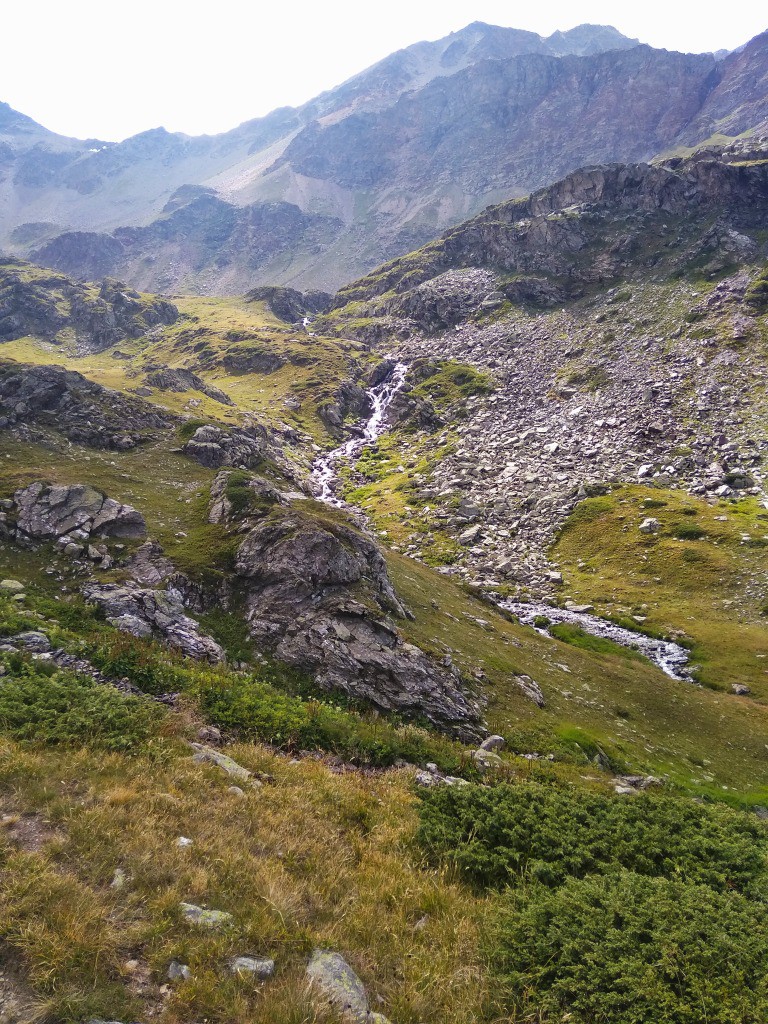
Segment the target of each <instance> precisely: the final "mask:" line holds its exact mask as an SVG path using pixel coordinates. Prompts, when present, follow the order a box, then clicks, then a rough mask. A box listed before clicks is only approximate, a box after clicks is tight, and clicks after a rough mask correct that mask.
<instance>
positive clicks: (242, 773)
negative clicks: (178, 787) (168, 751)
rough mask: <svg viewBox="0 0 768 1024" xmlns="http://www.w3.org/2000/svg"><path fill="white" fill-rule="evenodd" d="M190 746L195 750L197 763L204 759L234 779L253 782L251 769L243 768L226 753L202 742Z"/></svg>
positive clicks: (202, 761)
mask: <svg viewBox="0 0 768 1024" xmlns="http://www.w3.org/2000/svg"><path fill="white" fill-rule="evenodd" d="M190 746H191V747H192V749H193V750H194V751H195V758H194V759H195V761H196V762H197V763H198V764H202V763H204V762H206V761H208V762H210V763H211V764H215V765H216V766H217V767H218V768H221V769H222V771H225V772H226V773H227V775H231V776H232V777H233V778H235V779H239V780H240V781H241V782H253V779H254V775H253V772H252V771H249V770H248V769H247V768H243V766H242V765H241V764H238V763H237V761H234V760H233V759H232V758H231V757H228V756H227V755H226V754H222V753H221V751H220V750H214V749H213V748H212V747H206V746H204V744H202V743H190Z"/></svg>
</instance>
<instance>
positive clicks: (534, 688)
mask: <svg viewBox="0 0 768 1024" xmlns="http://www.w3.org/2000/svg"><path fill="white" fill-rule="evenodd" d="M515 682H516V683H517V685H518V687H519V688H520V689H521V690H522V691H523V693H524V694H525V696H526V697H527V698H528V700H532V701H533V703H534V704H536V705H537V706H538V707H540V708H543V707H544V706H545V704H546V701H545V700H544V694H543V693H542V692H541V687H540V686H539V684H538V683H537V682H535V681H534V680H533V679H531V677H530V676H524V675H522V676H515Z"/></svg>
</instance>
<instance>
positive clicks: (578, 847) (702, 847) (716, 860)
mask: <svg viewBox="0 0 768 1024" xmlns="http://www.w3.org/2000/svg"><path fill="white" fill-rule="evenodd" d="M419 813H420V819H421V820H420V825H419V830H418V840H419V842H420V843H421V845H422V846H423V847H424V848H425V849H426V850H427V851H428V853H429V854H430V856H431V857H432V858H433V859H440V860H444V861H448V862H450V863H453V864H455V865H457V866H458V867H459V868H460V869H461V870H462V871H463V872H464V874H465V875H466V877H467V878H468V879H470V880H471V881H473V882H476V883H479V884H481V885H491V886H504V885H507V884H510V883H515V882H525V881H538V882H541V883H543V884H545V885H549V886H557V885H561V884H562V883H563V882H564V881H565V879H566V878H567V877H568V876H575V877H577V878H582V877H584V876H586V875H591V874H605V873H609V872H615V871H617V870H619V869H621V868H626V869H628V870H631V871H636V872H638V874H641V875H651V876H661V877H665V878H680V879H685V880H687V881H694V882H701V883H705V884H707V885H710V886H712V887H713V888H715V889H723V890H725V889H738V890H742V891H747V890H751V889H756V888H757V887H758V886H759V884H760V882H761V880H762V879H764V878H765V876H766V854H767V853H768V831H767V830H766V829H765V827H764V826H763V825H762V824H761V823H760V822H759V821H757V820H756V819H754V818H753V817H751V816H749V815H747V814H744V813H740V812H738V811H733V810H731V809H730V808H726V807H705V806H702V805H699V804H695V803H693V802H692V801H690V800H685V799H681V798H675V797H662V796H649V795H638V796H636V797H632V798H630V799H626V798H623V799H617V798H615V797H607V796H603V795H601V794H597V793H589V792H583V791H579V792H571V791H569V790H563V789H556V788H547V787H545V786H542V785H539V784H533V783H529V784H525V785H514V786H513V785H509V784H501V785H498V786H494V787H490V788H489V787H479V786H465V787H461V788H448V787H445V788H443V787H441V788H439V789H435V790H430V791H427V792H425V793H424V794H423V795H422V799H421V804H420V812H419Z"/></svg>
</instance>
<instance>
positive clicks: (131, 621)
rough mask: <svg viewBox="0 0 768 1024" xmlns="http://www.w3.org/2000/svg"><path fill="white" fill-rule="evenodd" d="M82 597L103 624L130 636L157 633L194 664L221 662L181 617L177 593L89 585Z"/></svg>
mask: <svg viewBox="0 0 768 1024" xmlns="http://www.w3.org/2000/svg"><path fill="white" fill-rule="evenodd" d="M83 595H84V597H85V598H86V600H88V601H93V602H94V603H95V604H97V605H98V606H99V607H100V608H101V609H102V610H103V612H104V614H105V615H106V617H107V621H108V622H110V623H112V625H114V626H116V627H117V628H118V629H120V630H122V631H123V632H126V633H131V634H133V635H134V636H139V637H148V636H151V635H152V634H153V633H154V632H156V633H159V634H160V636H161V637H163V639H165V640H166V641H167V642H168V643H169V644H171V646H173V647H178V648H179V650H181V651H182V653H183V654H186V655H188V656H189V657H191V658H196V659H198V660H205V661H211V662H220V661H224V651H223V650H222V648H221V647H220V646H219V645H218V644H217V643H216V641H215V640H213V639H212V638H211V637H209V636H206V635H205V634H204V633H201V632H200V626H199V625H198V623H197V622H195V620H194V619H191V618H189V616H187V615H186V614H185V613H184V604H183V602H182V599H181V595H180V594H179V592H178V591H177V590H174V589H172V588H168V589H167V590H150V589H148V588H144V587H140V586H138V585H137V584H135V583H123V584H116V583H105V584H99V583H89V584H86V585H85V586H84V587H83Z"/></svg>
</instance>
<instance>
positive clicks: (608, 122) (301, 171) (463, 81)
mask: <svg viewBox="0 0 768 1024" xmlns="http://www.w3.org/2000/svg"><path fill="white" fill-rule="evenodd" d="M766 67H768V37H766V36H765V35H763V36H758V37H756V38H755V39H754V40H752V41H751V42H750V43H749V44H747V46H745V47H743V48H742V49H741V50H739V51H737V52H735V53H733V54H730V55H727V56H725V57H721V58H716V57H715V56H713V55H695V54H679V53H668V52H667V51H663V50H654V49H652V48H650V47H647V46H640V45H638V44H637V43H636V40H629V39H626V38H625V37H623V36H621V35H620V34H619V33H617V32H616V31H615V30H614V29H611V28H608V27H600V26H580V27H579V28H576V29H572V30H571V31H569V32H565V33H555V34H554V35H552V36H550V37H549V38H546V39H544V38H541V37H539V36H537V35H535V34H533V33H528V32H520V31H517V30H513V29H504V28H498V27H494V26H490V25H484V24H482V23H474V24H472V25H469V26H468V27H467V28H465V29H463V30H461V31H460V32H456V33H452V34H451V35H450V36H448V37H446V38H445V39H441V40H438V41H436V42H431V43H419V44H416V45H414V46H412V47H408V48H407V49H405V50H402V51H399V52H398V53H395V54H393V55H391V56H390V57H388V58H386V59H385V60H383V61H381V62H380V63H379V64H377V65H374V66H373V67H372V68H370V69H368V70H367V71H364V72H362V73H361V74H360V75H357V76H355V77H354V78H352V79H350V80H349V81H348V82H345V83H343V84H342V85H340V86H339V87H337V88H336V89H333V90H331V91H329V92H327V93H323V94H322V95H321V96H319V97H317V98H316V99H314V100H312V101H310V102H309V103H307V104H305V105H304V106H302V107H299V108H296V109H292V108H283V109H280V110H276V111H274V112H273V113H271V114H269V115H268V116H267V117H264V118H260V119H257V120H255V121H251V122H246V123H245V124H243V125H240V126H239V127H238V128H236V129H234V130H233V131H231V132H227V133H224V134H223V135H218V136H212V137H199V138H192V137H189V136H185V135H180V134H171V133H168V132H166V131H164V130H163V129H156V130H153V131H149V132H145V133H142V134H141V135H138V136H135V137H134V138H131V139H127V140H126V141H125V142H121V143H117V144H104V143H100V142H96V141H93V140H90V141H89V142H85V143H80V142H77V141H76V140H70V139H62V138H60V137H58V136H54V135H51V133H48V132H46V131H45V130H44V129H42V128H40V127H39V126H37V125H35V124H34V122H31V121H30V120H29V119H28V118H25V117H24V116H23V115H17V114H15V112H13V111H11V110H10V109H9V108H4V109H3V112H2V116H1V117H0V175H1V176H2V180H1V181H0V225H2V229H1V230H0V245H2V246H3V247H4V249H5V250H6V251H8V252H11V253H15V254H17V255H30V254H31V255H32V256H33V258H35V259H36V260H38V261H39V262H42V263H45V264H47V265H49V266H51V267H54V268H56V269H59V270H63V271H65V272H68V273H72V274H74V275H76V276H79V277H84V278H88V277H94V276H100V275H103V274H112V275H117V276H119V277H121V278H123V279H125V280H128V281H129V282H130V283H132V284H133V285H134V286H136V287H142V288H150V289H155V290H158V289H161V290H182V291H190V292H203V293H237V292H242V291H245V290H247V289H248V288H250V287H253V286H254V285H255V284H260V283H268V284H280V283H290V284H292V285H295V286H299V287H321V288H324V289H326V290H329V289H330V290H333V289H335V288H337V287H338V286H339V285H340V284H342V283H344V282H345V281H347V280H349V279H350V278H352V277H355V276H357V275H359V274H360V273H361V272H364V271H366V270H368V269H370V268H371V267H373V266H375V265H377V264H378V263H380V262H382V260H384V259H387V258H390V257H392V256H395V255H398V254H401V253H404V252H407V251H409V250H410V249H412V248H414V247H415V246H418V245H420V244H423V243H424V242H425V241H427V240H429V239H430V238H432V237H434V235H435V234H436V233H438V232H439V231H440V230H443V229H444V228H445V227H448V226H450V225H451V224H454V223H456V222H458V221H460V220H461V219H462V218H465V217H467V216H469V215H471V214H473V213H475V212H477V211H479V210H481V209H482V208H483V207H484V206H486V205H487V204H488V203H489V202H498V201H499V200H501V199H503V198H507V197H509V196H514V195H524V194H526V193H528V192H529V191H531V189H535V188H537V187H540V186H541V185H544V184H547V183H549V182H552V181H555V180H557V179H558V178H560V177H562V176H563V175H564V174H566V173H568V171H570V170H573V169H574V168H575V167H578V166H582V165H584V164H587V163H600V162H605V161H609V160H624V161H627V160H629V161H631V160H644V159H649V158H651V157H653V156H654V155H656V154H658V153H660V152H669V151H671V150H675V149H676V148H678V147H681V146H682V147H690V146H693V145H696V144H698V143H700V142H702V141H704V140H706V139H708V138H709V137H710V136H711V135H713V134H714V133H717V132H720V133H725V134H727V135H730V136H734V135H738V134H741V133H743V132H744V131H747V130H751V129H754V128H756V127H759V125H760V124H762V123H764V122H765V119H766V116H768V113H767V112H766V109H765V98H764V97H765V89H764V84H763V83H764V80H765V74H766Z"/></svg>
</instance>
